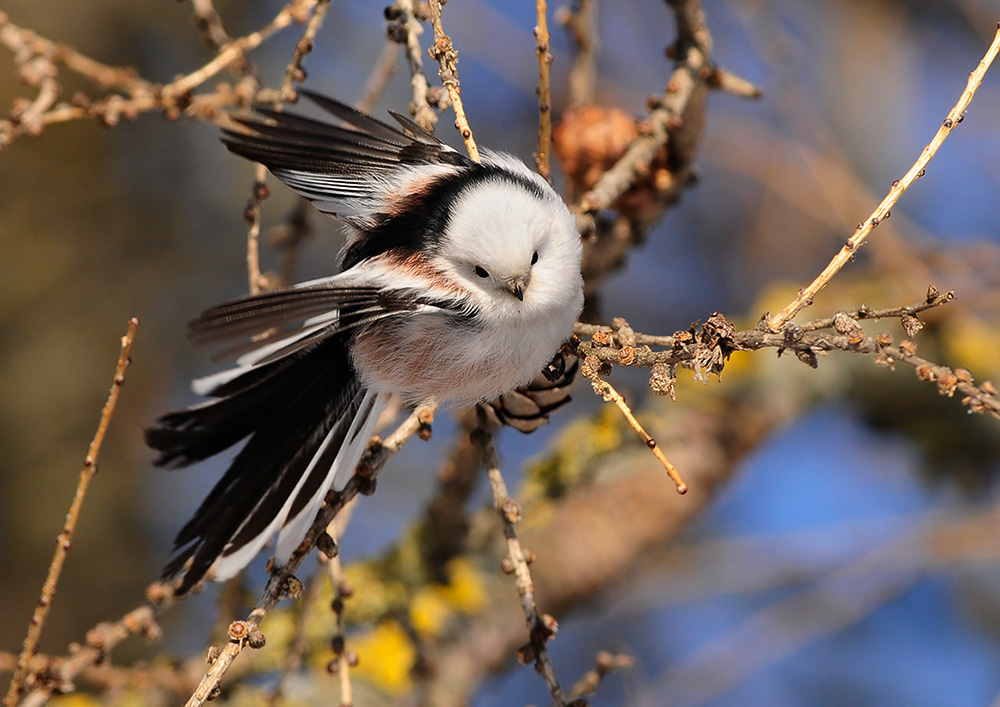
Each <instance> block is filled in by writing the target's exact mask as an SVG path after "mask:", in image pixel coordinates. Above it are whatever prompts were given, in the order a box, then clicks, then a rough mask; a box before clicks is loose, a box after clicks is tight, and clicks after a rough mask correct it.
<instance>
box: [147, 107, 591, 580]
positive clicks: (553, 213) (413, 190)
mask: <svg viewBox="0 0 1000 707" xmlns="http://www.w3.org/2000/svg"><path fill="white" fill-rule="evenodd" d="M306 95H307V96H308V97H309V98H310V99H312V100H313V101H314V102H316V103H318V104H319V105H320V106H321V107H323V108H325V109H326V110H328V111H329V112H331V113H333V114H334V115H336V116H338V117H340V118H341V119H343V120H344V121H345V122H346V123H348V124H350V125H352V126H353V128H345V127H337V126H333V125H330V124H327V123H323V122H319V121H314V120H311V119H307V118H302V117H299V116H295V115H290V114H287V113H277V112H273V111H267V110H262V111H261V112H262V113H263V114H264V115H265V116H266V117H268V118H269V120H268V121H267V122H252V121H245V122H244V124H245V125H246V126H247V127H248V128H249V131H248V132H231V133H228V134H227V138H226V144H227V146H228V147H229V148H230V149H231V150H232V151H234V152H236V153H238V154H241V155H243V156H246V157H248V158H250V159H254V160H257V161H260V162H263V163H264V164H265V165H267V166H268V168H269V169H270V170H271V171H272V173H274V174H275V175H276V176H277V177H278V178H279V179H281V180H282V181H284V182H285V183H286V184H288V185H289V186H291V187H292V188H293V189H295V190H296V191H298V192H299V193H300V194H302V195H303V196H305V197H306V198H308V199H310V200H311V201H313V203H314V204H315V205H316V206H317V207H318V208H319V209H320V210H321V211H323V212H324V213H328V214H330V215H332V216H335V217H336V218H338V219H340V220H342V221H343V222H345V223H346V224H347V225H348V226H349V230H350V233H349V238H348V243H347V246H346V248H345V251H344V253H343V254H342V260H343V267H344V270H343V272H341V273H340V274H338V275H335V276H332V277H329V278H323V279H320V280H315V281H312V282H307V283H303V284H301V285H297V286H295V287H292V288H289V289H287V290H281V291H277V292H271V293H265V294H263V295H258V296H254V297H246V298H242V299H239V300H235V301H234V302H230V303H227V304H224V305H221V306H219V307H216V308H213V309H210V310H208V311H207V312H205V313H203V314H202V315H201V317H199V318H198V319H196V320H195V321H194V322H192V327H191V332H192V338H194V339H195V341H196V342H213V341H214V342H220V341H225V342H229V344H230V346H231V348H230V349H229V353H232V354H236V355H237V358H236V365H235V367H234V368H231V369H229V370H226V371H222V372H220V373H217V374H214V375H212V376H208V377H206V378H203V379H200V380H199V381H196V383H195V389H196V391H197V392H199V393H200V394H203V395H207V396H210V397H212V398H214V400H211V401H209V402H206V403H203V404H201V405H198V406H195V407H192V408H188V409H186V410H180V411H177V412H174V413H168V414H167V415H164V416H162V417H161V418H160V419H159V420H158V426H157V427H155V428H152V429H150V430H148V431H147V441H148V443H149V444H150V446H152V447H153V448H155V449H157V450H159V451H160V453H161V455H160V458H159V460H158V463H160V464H164V465H175V466H183V465H186V464H190V463H192V462H195V461H199V460H201V459H205V458H207V457H209V456H212V455H214V454H217V453H219V452H221V451H223V450H224V449H227V448H229V447H230V446H233V445H234V444H236V443H238V442H240V441H241V440H244V439H247V440H248V441H247V443H246V445H245V446H244V447H243V449H242V450H241V451H240V452H239V453H238V454H237V455H236V457H235V459H234V460H233V463H232V465H231V466H230V467H229V470H228V471H227V473H226V475H225V476H224V477H223V478H222V480H220V482H219V483H218V484H217V485H216V487H215V488H214V489H213V490H212V492H211V493H210V494H209V496H208V498H206V500H205V502H204V503H203V504H202V506H201V507H200V508H199V509H198V511H197V512H196V514H195V516H194V517H193V518H192V519H191V521H190V522H189V523H188V524H187V525H186V526H185V527H184V528H183V529H182V530H181V532H180V533H179V534H178V537H177V540H176V543H175V550H176V555H175V557H174V559H173V560H172V561H171V563H170V564H169V565H168V566H167V568H166V570H165V571H164V574H165V576H173V575H176V574H179V573H181V572H183V573H184V578H183V581H182V583H181V586H180V589H179V591H180V592H184V591H187V590H188V589H189V588H190V587H191V586H193V585H194V584H195V583H197V582H198V581H200V580H201V579H202V577H204V576H205V575H206V574H210V575H211V576H212V577H213V578H215V579H224V578H226V577H228V576H231V575H232V574H235V572H236V571H238V570H239V569H241V568H242V567H243V566H245V565H246V564H247V563H248V562H249V561H250V560H251V559H252V558H253V557H254V556H255V555H256V554H257V552H259V551H260V549H261V548H262V547H263V546H264V545H265V544H266V543H267V542H268V541H269V540H271V539H272V538H273V537H274V535H275V534H276V533H277V535H278V539H277V545H276V553H275V558H276V560H277V562H278V563H279V564H280V563H283V562H285V561H287V559H288V557H289V556H290V555H291V552H292V551H293V550H294V549H295V547H296V546H297V545H298V544H299V542H300V541H301V539H302V538H303V537H304V535H305V533H306V531H307V530H308V528H309V526H310V525H311V523H312V520H313V518H314V517H315V515H316V513H317V511H318V509H319V507H320V506H321V505H322V502H323V498H324V497H325V495H326V493H327V491H328V490H329V489H331V488H336V489H339V488H342V487H343V485H344V484H345V483H346V482H347V480H348V479H349V478H350V476H351V474H352V473H353V471H354V468H355V466H356V465H357V463H358V461H359V459H360V457H361V454H362V453H363V451H364V448H365V445H366V444H367V441H368V439H369V437H370V436H371V434H372V429H373V427H374V423H375V420H376V419H377V417H378V415H379V413H380V412H381V411H382V410H383V409H384V408H385V406H386V404H387V401H388V399H389V396H390V395H392V394H399V395H402V396H404V397H405V398H406V399H407V400H408V401H409V402H412V403H416V402H422V401H428V400H435V401H438V402H444V401H455V402H460V403H470V402H478V401H488V400H491V399H493V398H495V397H496V396H499V395H501V394H505V393H508V392H510V391H512V390H514V389H516V388H518V387H520V386H523V385H525V384H527V383H528V382H530V381H531V380H532V379H534V378H535V377H536V376H537V375H538V374H539V372H540V371H541V370H542V369H543V368H544V367H545V366H546V365H547V364H548V362H549V361H550V360H551V359H552V357H553V355H554V354H555V353H556V352H557V350H558V349H559V347H560V345H561V344H562V343H563V341H565V340H566V338H567V337H568V336H569V335H570V334H571V333H572V327H573V323H574V321H575V320H576V318H577V316H578V315H579V313H580V309H581V307H582V304H583V292H582V285H583V283H582V279H581V275H580V260H581V246H580V239H579V235H578V234H577V231H576V228H575V223H574V220H573V218H572V216H571V214H570V213H569V211H568V210H567V209H566V206H565V205H564V204H563V202H562V200H561V199H560V198H559V197H558V195H557V194H556V193H555V192H554V191H553V190H552V188H551V187H550V186H549V185H548V184H547V183H546V182H545V181H544V180H543V179H541V178H540V177H539V176H538V175H537V174H535V173H534V172H532V171H531V170H529V169H528V168H527V167H525V165H524V164H523V163H522V162H520V161H519V160H517V159H516V158H514V157H511V156H509V155H505V154H501V153H494V152H488V151H484V152H483V153H482V157H483V161H482V163H481V164H477V163H473V162H471V161H470V160H469V159H467V158H465V157H464V156H463V155H461V154H459V153H457V152H456V151H454V150H452V149H451V148H449V147H448V146H446V145H444V144H443V143H441V142H440V141H438V140H437V139H436V138H435V137H434V136H433V135H432V134H430V133H428V132H426V131H423V130H422V129H421V128H419V127H417V126H416V125H415V124H413V123H412V122H410V121H409V120H408V119H406V118H404V117H402V116H399V115H396V114H393V117H394V118H396V120H397V122H399V123H400V124H401V126H402V128H403V131H400V130H397V129H395V128H392V127H389V126H388V125H386V124H384V123H381V122H380V121H377V120H375V119H374V118H371V117H370V116H367V115H364V114H362V113H358V112H357V111H354V110H353V109H351V108H349V107H347V106H344V105H342V104H340V103H337V102H335V101H332V100H330V99H327V98H324V97H322V96H318V95H316V94H311V93H306ZM404 131H405V132H404ZM276 329H277V331H279V332H280V333H278V334H276V335H275V334H274V331H275V330H276Z"/></svg>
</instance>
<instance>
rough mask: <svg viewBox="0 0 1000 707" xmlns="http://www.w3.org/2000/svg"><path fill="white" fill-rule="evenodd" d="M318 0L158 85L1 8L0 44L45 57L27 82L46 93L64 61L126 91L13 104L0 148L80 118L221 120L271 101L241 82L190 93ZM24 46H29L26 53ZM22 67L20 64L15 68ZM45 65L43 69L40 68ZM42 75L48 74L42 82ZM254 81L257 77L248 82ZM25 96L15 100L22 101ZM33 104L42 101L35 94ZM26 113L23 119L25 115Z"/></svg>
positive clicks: (301, 0)
mask: <svg viewBox="0 0 1000 707" xmlns="http://www.w3.org/2000/svg"><path fill="white" fill-rule="evenodd" d="M317 1H318V0H294V1H293V2H290V3H288V4H287V5H285V6H284V7H283V8H282V9H281V10H280V11H279V12H278V13H277V14H276V15H275V16H274V18H273V19H272V20H271V21H270V22H268V23H267V24H266V25H264V26H263V27H262V28H260V29H259V30H257V31H255V32H251V33H250V34H247V35H245V36H243V37H239V38H237V39H234V40H232V41H230V42H228V43H227V44H225V45H224V46H222V47H221V48H220V50H219V52H218V53H217V54H216V55H215V57H213V58H212V59H211V60H210V61H208V62H207V63H206V64H204V65H203V66H201V67H200V68H198V69H196V70H194V71H192V72H190V73H188V74H185V75H183V76H180V77H179V78H177V79H176V80H174V81H172V82H171V83H169V84H166V85H158V84H155V83H153V82H150V81H147V80H145V79H142V78H141V77H139V76H137V75H136V72H135V69H133V68H131V67H115V66H109V65H107V64H103V63H101V62H98V61H95V60H93V59H91V58H90V57H87V56H84V55H83V54H80V53H79V52H77V51H75V50H72V49H70V48H68V47H63V46H61V45H58V44H56V43H55V42H51V41H49V40H47V39H45V38H43V37H39V36H38V35H36V34H35V33H34V32H32V31H31V30H28V29H25V28H22V27H19V26H17V25H15V24H14V23H12V22H10V20H9V19H8V18H7V16H6V15H4V14H3V13H0V44H2V45H5V46H7V47H9V48H10V49H11V50H13V51H14V52H15V55H17V54H24V55H25V56H29V57H31V59H30V60H29V61H33V62H37V61H42V62H44V66H42V67H40V69H39V71H37V72H36V74H34V75H37V76H38V78H34V79H32V78H30V77H27V76H25V77H23V78H24V79H25V80H26V82H27V83H29V84H32V85H39V86H41V85H42V84H43V83H46V88H45V95H46V96H48V95H49V93H50V92H51V87H50V86H48V84H47V81H48V78H52V76H49V74H52V75H53V76H54V75H55V74H57V73H58V67H59V66H65V67H67V68H69V69H70V70H72V71H74V72H75V73H77V74H79V75H80V76H81V77H83V78H84V79H87V80H88V81H91V82H92V83H94V84H96V85H97V86H99V87H102V88H105V89H110V88H116V89H118V90H121V91H123V92H125V93H126V94H127V95H125V96H123V95H121V94H119V93H108V94H107V95H105V96H103V97H101V98H99V99H97V100H94V101H91V100H89V99H87V98H80V99H79V100H76V99H74V101H73V102H71V103H66V102H59V103H56V104H54V105H52V106H51V107H47V108H46V109H45V110H44V111H42V112H39V113H35V112H31V113H29V114H28V115H27V116H25V115H24V113H23V111H24V110H25V108H21V109H20V111H19V110H18V109H17V105H18V102H16V105H15V111H14V112H13V113H12V115H11V116H10V117H9V118H8V119H6V120H0V149H3V148H4V147H6V146H7V145H8V144H10V142H11V141H13V140H14V139H15V138H17V137H19V136H21V135H25V134H31V135H35V134H38V133H39V132H40V131H41V130H42V129H43V128H44V127H45V126H47V125H51V124H54V123H61V122H66V121H70V120H79V119H81V118H96V119H97V120H99V121H101V123H103V124H105V125H114V124H116V123H117V122H118V121H119V120H120V119H121V118H122V117H123V116H124V117H125V118H127V119H130V120H131V119H133V118H135V117H137V116H138V115H139V114H141V113H146V112H149V111H154V110H160V111H163V112H164V114H165V116H166V117H167V118H169V119H175V118H177V117H179V116H180V115H187V116H189V117H195V118H199V119H203V120H212V121H216V122H220V121H224V120H225V115H224V113H222V112H221V110H220V109H221V108H223V107H225V106H227V105H233V104H245V103H248V102H253V101H261V102H273V101H274V100H275V96H276V93H275V92H274V91H264V90H257V89H256V88H253V89H252V90H250V91H249V92H247V91H245V90H244V89H242V88H241V87H236V88H233V87H228V86H227V87H220V88H219V89H217V90H216V91H214V92H213V93H210V94H205V95H200V96H192V95H191V92H192V91H193V90H194V89H195V88H197V87H198V86H200V85H202V84H203V83H205V82H206V81H208V80H209V79H211V78H212V77H214V76H216V75H217V74H219V73H220V72H222V71H223V70H225V69H226V68H228V67H230V66H231V65H232V64H233V63H235V62H238V61H243V60H245V55H246V52H248V51H251V50H252V49H255V48H256V47H258V46H259V45H260V44H261V43H263V42H264V41H265V40H266V39H268V38H270V37H271V36H272V35H274V34H275V33H277V32H279V31H280V30H282V29H284V28H286V27H288V26H289V25H290V24H292V23H293V22H297V21H300V18H302V17H304V15H303V13H304V12H308V10H309V9H310V8H311V7H312V6H313V5H314V4H315V3H316V2H317ZM25 48H27V49H29V50H30V51H28V52H24V51H23V50H24V49H25ZM19 68H20V69H21V70H22V72H23V71H24V70H26V68H28V67H25V66H24V65H22V66H20V67H19ZM42 69H44V70H42ZM42 77H48V78H46V80H45V81H44V82H43V80H42ZM252 83H253V84H254V85H255V82H252ZM23 102H24V101H23V99H21V101H20V102H19V103H23ZM35 105H36V106H40V105H42V103H40V102H39V101H38V100H37V99H36V101H35ZM25 117H27V120H25Z"/></svg>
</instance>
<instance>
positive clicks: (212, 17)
mask: <svg viewBox="0 0 1000 707" xmlns="http://www.w3.org/2000/svg"><path fill="white" fill-rule="evenodd" d="M191 7H193V8H194V19H195V25H197V27H198V32H199V33H200V34H201V39H202V41H203V42H205V46H206V47H208V48H209V49H212V50H214V51H218V50H219V48H220V47H222V46H224V45H226V44H227V43H229V42H230V41H231V40H230V38H229V34H228V33H227V32H226V30H225V28H224V27H223V26H222V18H221V17H219V13H218V12H217V11H216V9H215V6H214V5H213V4H212V0H191Z"/></svg>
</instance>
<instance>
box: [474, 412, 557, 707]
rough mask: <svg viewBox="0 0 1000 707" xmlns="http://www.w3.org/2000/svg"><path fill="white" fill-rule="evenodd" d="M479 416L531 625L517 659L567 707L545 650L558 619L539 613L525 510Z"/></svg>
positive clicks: (512, 566) (479, 430)
mask: <svg viewBox="0 0 1000 707" xmlns="http://www.w3.org/2000/svg"><path fill="white" fill-rule="evenodd" d="M478 416H479V427H478V428H477V429H476V430H475V431H474V433H473V434H474V435H475V436H476V441H477V442H478V443H479V444H480V445H481V446H482V448H483V463H484V464H485V465H486V474H487V476H488V477H489V480H490V487H491V488H492V489H493V504H494V507H495V508H496V512H497V514H498V515H499V516H500V521H501V522H502V524H503V534H504V537H505V538H506V540H507V560H508V561H509V563H510V564H509V565H506V566H505V567H504V571H507V572H508V573H509V574H513V575H514V584H515V586H516V587H517V594H518V596H519V597H520V598H521V610H522V611H523V612H524V618H525V621H526V622H527V624H528V636H529V641H528V643H526V644H525V645H524V646H522V647H521V648H520V649H519V650H518V653H517V658H518V661H520V662H521V664H522V665H528V664H529V663H534V664H535V669H536V670H537V671H538V673H539V674H540V675H541V676H542V678H543V679H544V680H545V684H546V685H547V686H548V688H549V694H551V695H552V699H553V700H555V702H556V704H557V705H559V706H560V707H564V706H565V705H566V697H565V694H564V693H563V689H562V686H561V685H560V684H559V678H558V677H557V676H556V671H555V667H554V666H553V665H552V658H551V657H550V656H549V652H548V649H547V648H546V647H545V644H546V643H547V642H548V641H549V640H550V639H552V638H553V637H555V634H556V630H557V628H558V626H557V624H556V621H555V619H553V618H552V617H551V616H549V615H548V614H540V613H539V611H538V605H537V603H536V602H535V586H534V582H532V579H531V571H530V570H529V569H528V561H527V559H526V558H525V553H524V549H523V548H522V547H521V542H520V541H519V540H518V539H517V532H516V531H515V530H514V524H515V523H516V522H517V521H519V520H520V519H521V509H520V508H519V507H518V505H517V503H516V502H515V501H514V499H512V498H511V497H510V495H509V494H508V493H507V485H506V484H505V483H504V480H503V474H502V473H501V472H500V460H499V458H498V457H497V450H496V447H495V446H494V444H493V435H492V433H491V432H490V430H489V426H488V422H487V420H486V413H485V411H484V410H483V409H482V408H479V409H478Z"/></svg>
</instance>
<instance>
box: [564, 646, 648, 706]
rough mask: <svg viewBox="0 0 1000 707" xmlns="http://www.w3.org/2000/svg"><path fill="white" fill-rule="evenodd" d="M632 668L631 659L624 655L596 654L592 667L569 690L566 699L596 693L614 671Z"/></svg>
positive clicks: (604, 652) (602, 652)
mask: <svg viewBox="0 0 1000 707" xmlns="http://www.w3.org/2000/svg"><path fill="white" fill-rule="evenodd" d="M631 667H632V659H631V658H630V657H629V656H627V655H624V654H619V655H612V654H611V653H607V652H606V651H601V652H600V653H598V654H597V660H595V661H594V667H593V668H592V669H591V670H588V671H587V672H586V673H584V675H583V677H581V678H580V679H579V680H577V681H576V684H574V685H573V687H572V688H571V689H570V691H569V694H568V695H567V697H569V698H570V699H575V698H577V697H583V696H584V695H590V694H593V693H595V692H597V688H599V687H600V686H601V682H602V681H603V680H604V678H606V677H607V676H608V675H609V674H610V673H612V672H614V671H615V670H628V669H629V668H631Z"/></svg>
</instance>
